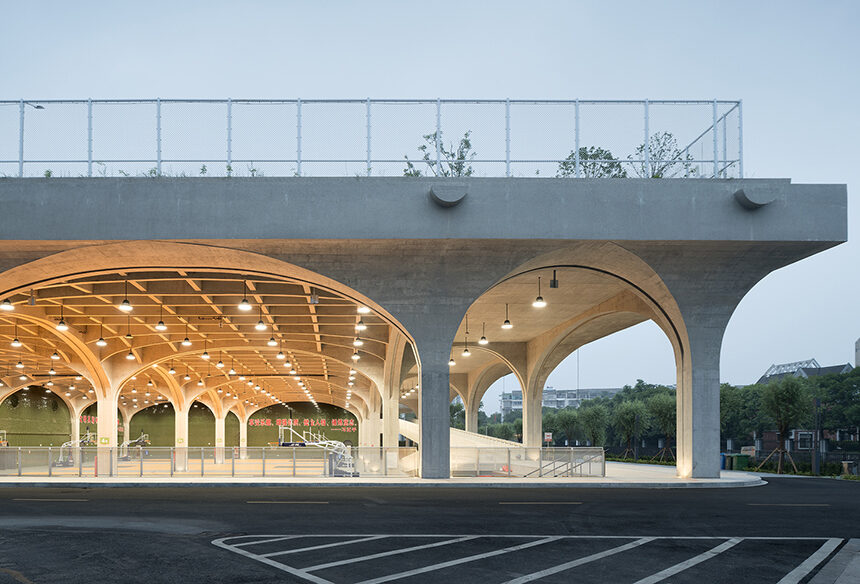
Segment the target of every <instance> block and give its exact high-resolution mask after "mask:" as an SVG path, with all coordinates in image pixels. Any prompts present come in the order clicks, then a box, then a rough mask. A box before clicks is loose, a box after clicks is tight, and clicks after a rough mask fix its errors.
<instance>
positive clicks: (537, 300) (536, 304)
mask: <svg viewBox="0 0 860 584" xmlns="http://www.w3.org/2000/svg"><path fill="white" fill-rule="evenodd" d="M532 306H534V307H535V308H543V307H545V306H546V300H544V299H543V296H541V295H540V276H538V295H537V298H535V301H534V302H532Z"/></svg>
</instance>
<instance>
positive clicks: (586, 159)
mask: <svg viewBox="0 0 860 584" xmlns="http://www.w3.org/2000/svg"><path fill="white" fill-rule="evenodd" d="M555 176H556V177H558V178H568V177H571V176H576V151H575V150H572V151H571V152H570V154H569V155H568V157H567V158H565V159H564V160H562V161H561V162H559V163H558V172H557V173H556V175H555ZM579 176H581V177H584V178H627V171H626V170H624V167H623V166H622V164H621V161H619V160H618V159H617V158H615V156H613V155H612V152H610V151H609V150H604V149H603V148H600V147H599V146H588V147H585V146H582V147H580V149H579Z"/></svg>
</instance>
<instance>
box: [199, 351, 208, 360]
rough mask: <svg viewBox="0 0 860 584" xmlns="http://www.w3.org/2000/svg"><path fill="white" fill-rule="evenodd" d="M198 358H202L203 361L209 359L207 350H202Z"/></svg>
mask: <svg viewBox="0 0 860 584" xmlns="http://www.w3.org/2000/svg"><path fill="white" fill-rule="evenodd" d="M200 358H201V359H203V360H204V361H208V360H209V352H208V351H203V354H202V355H200Z"/></svg>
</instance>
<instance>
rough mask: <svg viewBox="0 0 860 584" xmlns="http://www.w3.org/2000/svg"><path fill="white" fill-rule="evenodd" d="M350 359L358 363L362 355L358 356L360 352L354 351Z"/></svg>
mask: <svg viewBox="0 0 860 584" xmlns="http://www.w3.org/2000/svg"><path fill="white" fill-rule="evenodd" d="M350 358H351V359H352V360H353V361H358V360H359V359H361V355H359V354H358V351H354V352H353V353H352V357H350Z"/></svg>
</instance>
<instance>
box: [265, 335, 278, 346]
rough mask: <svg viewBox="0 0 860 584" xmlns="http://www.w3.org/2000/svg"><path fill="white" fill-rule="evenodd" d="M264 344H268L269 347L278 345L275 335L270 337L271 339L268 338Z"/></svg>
mask: <svg viewBox="0 0 860 584" xmlns="http://www.w3.org/2000/svg"><path fill="white" fill-rule="evenodd" d="M266 344H267V345H269V346H270V347H277V346H278V341H276V340H275V337H272V338H271V339H269V340H268V341H267V342H266Z"/></svg>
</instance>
